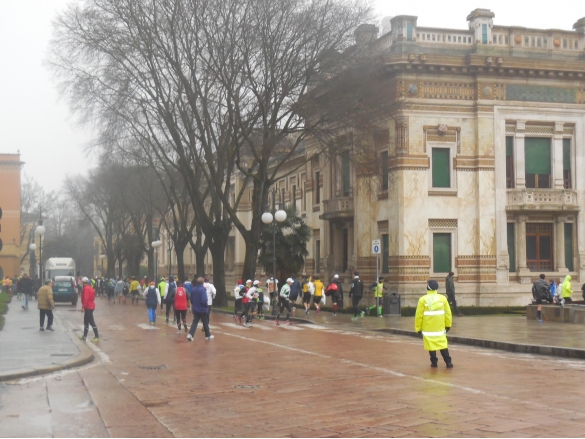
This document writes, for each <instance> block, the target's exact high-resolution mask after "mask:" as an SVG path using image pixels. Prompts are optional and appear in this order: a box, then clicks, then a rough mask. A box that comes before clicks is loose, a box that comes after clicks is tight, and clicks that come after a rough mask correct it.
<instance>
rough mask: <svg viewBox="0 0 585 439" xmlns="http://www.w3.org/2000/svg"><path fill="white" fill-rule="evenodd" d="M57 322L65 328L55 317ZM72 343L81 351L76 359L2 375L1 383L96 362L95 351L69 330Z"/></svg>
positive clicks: (0, 377)
mask: <svg viewBox="0 0 585 439" xmlns="http://www.w3.org/2000/svg"><path fill="white" fill-rule="evenodd" d="M55 320H59V326H61V327H64V326H63V325H62V323H61V320H60V319H58V317H57V316H56V315H55ZM65 332H66V333H67V335H68V336H69V338H70V339H71V341H72V342H73V344H74V345H75V346H77V349H79V355H77V356H76V357H74V358H69V359H67V360H63V361H61V362H59V363H57V364H50V365H47V366H43V367H39V368H34V369H17V370H12V371H9V372H3V373H0V382H2V381H12V380H16V379H20V378H28V377H32V376H38V375H45V374H48V373H52V372H58V371H60V370H65V369H72V368H74V367H79V366H84V365H86V364H88V363H91V362H92V361H93V360H94V358H95V357H94V354H93V351H92V350H91V349H90V348H89V347H87V346H86V345H85V344H84V343H82V342H81V341H80V340H78V339H77V337H76V336H75V335H74V334H73V333H72V332H71V331H70V330H68V329H66V330H65Z"/></svg>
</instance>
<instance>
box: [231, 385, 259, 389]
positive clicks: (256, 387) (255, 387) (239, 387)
mask: <svg viewBox="0 0 585 439" xmlns="http://www.w3.org/2000/svg"><path fill="white" fill-rule="evenodd" d="M259 387H260V386H244V385H239V386H234V389H258V388H259Z"/></svg>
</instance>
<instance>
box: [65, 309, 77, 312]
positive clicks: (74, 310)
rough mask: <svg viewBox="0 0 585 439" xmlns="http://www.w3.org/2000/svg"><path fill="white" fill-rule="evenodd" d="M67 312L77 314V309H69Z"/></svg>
mask: <svg viewBox="0 0 585 439" xmlns="http://www.w3.org/2000/svg"><path fill="white" fill-rule="evenodd" d="M67 311H73V312H77V310H76V309H68V310H67Z"/></svg>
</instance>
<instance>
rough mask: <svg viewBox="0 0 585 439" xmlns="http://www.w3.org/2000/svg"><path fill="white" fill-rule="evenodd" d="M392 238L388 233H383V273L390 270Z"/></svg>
mask: <svg viewBox="0 0 585 439" xmlns="http://www.w3.org/2000/svg"><path fill="white" fill-rule="evenodd" d="M389 247H390V239H389V237H388V234H386V233H385V234H383V235H382V273H388V272H389V271H390V267H389V259H390V248H389Z"/></svg>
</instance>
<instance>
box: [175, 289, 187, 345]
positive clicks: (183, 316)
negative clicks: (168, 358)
mask: <svg viewBox="0 0 585 439" xmlns="http://www.w3.org/2000/svg"><path fill="white" fill-rule="evenodd" d="M174 308H175V320H176V321H177V326H178V327H179V331H178V332H177V334H180V333H181V320H182V321H183V326H184V327H185V331H187V291H186V290H185V287H184V286H183V283H182V282H181V283H179V285H178V286H177V291H176V292H175V303H174Z"/></svg>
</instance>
